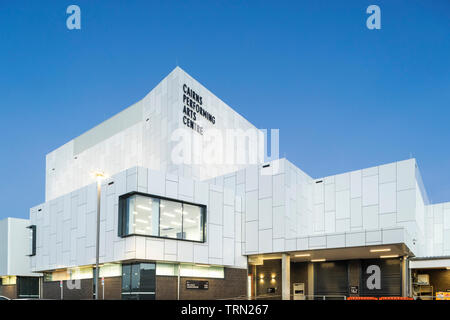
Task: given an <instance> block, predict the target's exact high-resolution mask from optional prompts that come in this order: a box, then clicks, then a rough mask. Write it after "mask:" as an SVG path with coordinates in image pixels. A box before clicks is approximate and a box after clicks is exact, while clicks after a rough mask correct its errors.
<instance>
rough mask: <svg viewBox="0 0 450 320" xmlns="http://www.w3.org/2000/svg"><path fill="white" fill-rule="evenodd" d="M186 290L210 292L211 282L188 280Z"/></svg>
mask: <svg viewBox="0 0 450 320" xmlns="http://www.w3.org/2000/svg"><path fill="white" fill-rule="evenodd" d="M186 289H198V290H208V289H209V281H202V280H186Z"/></svg>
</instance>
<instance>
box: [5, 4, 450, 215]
mask: <svg viewBox="0 0 450 320" xmlns="http://www.w3.org/2000/svg"><path fill="white" fill-rule="evenodd" d="M70 4H77V5H79V6H80V7H81V11H82V12H81V15H82V29H81V30H79V31H69V30H68V29H67V28H66V18H67V16H68V15H67V14H66V8H67V6H69V5H70ZM370 4H377V5H379V6H380V8H381V24H382V29H381V30H372V31H371V30H368V29H367V28H366V26H365V23H366V22H365V21H366V18H367V16H368V15H367V14H366V13H365V10H366V8H367V6H369V5H370ZM0 43H1V46H0V110H1V118H0V119H1V120H0V121H1V131H2V138H1V139H0V141H1V142H0V173H1V174H0V177H1V183H0V188H1V190H0V191H1V193H0V194H1V199H2V210H1V212H0V218H3V217H6V216H15V217H27V216H28V208H30V207H32V206H34V205H37V204H39V203H42V202H43V201H44V191H45V188H44V186H45V155H46V154H47V153H48V152H50V151H52V150H53V149H55V148H57V147H59V146H61V145H62V144H64V143H66V142H68V141H69V140H71V139H72V138H74V137H76V136H78V135H80V134H81V133H83V132H84V131H86V130H88V129H90V128H91V127H93V126H95V125H97V124H98V123H100V122H102V121H104V120H105V119H107V118H108V117H110V116H112V115H114V114H115V113H117V112H119V111H121V110H122V109H124V108H125V107H127V106H129V105H131V104H132V103H134V102H136V101H138V100H139V99H141V98H142V97H144V96H145V94H146V93H148V92H149V91H150V90H151V89H152V88H153V87H154V86H155V85H156V84H157V83H158V82H159V81H160V80H161V79H162V78H164V77H165V76H166V75H167V74H168V73H169V72H170V71H171V70H172V69H173V68H174V67H175V66H176V63H177V62H178V64H179V65H180V66H181V67H182V68H183V69H184V70H186V71H187V72H188V73H190V74H191V75H192V76H193V77H195V78H196V79H197V80H199V81H200V82H201V83H202V84H204V85H205V86H206V87H207V88H209V89H210V90H211V91H212V92H214V93H215V94H216V95H217V96H219V97H220V98H221V99H223V100H224V101H225V102H227V103H228V104H229V105H230V106H232V107H233V108H234V109H235V110H237V111H238V112H239V113H241V114H242V115H243V116H245V117H246V118H247V119H248V120H249V121H251V122H252V123H254V124H255V125H257V126H258V127H260V128H279V129H280V139H281V146H280V148H281V156H286V157H287V158H288V159H289V160H291V161H292V162H293V163H295V164H296V165H297V166H298V167H300V168H301V169H302V170H304V171H305V172H307V173H308V174H309V175H311V176H312V177H321V176H326V175H331V174H337V173H341V172H346V171H350V170H356V169H361V168H365V167H370V166H374V165H379V164H383V163H388V162H392V161H397V160H403V159H407V158H409V157H410V155H412V156H413V157H415V158H417V160H418V162H419V166H420V169H421V172H422V176H423V180H424V183H425V186H426V188H427V191H428V194H429V197H430V198H431V199H432V201H433V202H442V201H450V143H449V141H450V1H448V0H441V1H439V0H433V1H431V0H430V1H419V0H410V1H399V0H390V1H378V0H377V1H375V0H373V1H372V0H371V1H361V0H360V1H347V0H346V1H246V0H227V1H213V0H211V1H178V0H177V1H168V0H164V1H130V0H129V1H112V0H109V1H92V0H89V1H81V0H75V1H63V0H59V1H34V0H28V1H25V0H15V1H6V0H0Z"/></svg>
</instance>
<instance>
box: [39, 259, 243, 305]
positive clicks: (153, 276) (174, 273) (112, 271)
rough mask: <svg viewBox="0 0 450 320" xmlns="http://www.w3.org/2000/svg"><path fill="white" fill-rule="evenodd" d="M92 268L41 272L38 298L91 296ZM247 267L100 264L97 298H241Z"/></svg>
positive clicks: (170, 263) (168, 263)
mask: <svg viewBox="0 0 450 320" xmlns="http://www.w3.org/2000/svg"><path fill="white" fill-rule="evenodd" d="M94 279H95V268H94V266H83V267H78V268H71V269H62V270H56V271H51V272H45V273H44V278H43V283H42V292H41V297H42V298H44V299H52V300H53V299H55V300H85V299H95V292H96V289H95V280H94ZM246 289H247V269H238V268H228V267H223V266H212V265H196V264H179V263H173V262H154V261H127V262H122V263H112V264H104V265H100V273H99V290H98V299H99V300H103V299H105V300H107V299H114V300H177V299H180V300H214V299H234V298H238V297H240V298H245V297H246V292H247V291H246Z"/></svg>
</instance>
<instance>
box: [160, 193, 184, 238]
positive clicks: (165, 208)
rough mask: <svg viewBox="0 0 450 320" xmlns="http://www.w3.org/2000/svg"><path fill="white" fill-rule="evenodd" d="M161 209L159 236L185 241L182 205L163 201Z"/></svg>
mask: <svg viewBox="0 0 450 320" xmlns="http://www.w3.org/2000/svg"><path fill="white" fill-rule="evenodd" d="M160 208H161V209H160V210H161V218H160V225H159V235H160V236H161V237H166V238H175V239H184V237H183V232H182V227H183V221H182V205H181V203H179V202H174V201H168V200H161V205H160Z"/></svg>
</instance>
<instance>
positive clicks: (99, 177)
mask: <svg viewBox="0 0 450 320" xmlns="http://www.w3.org/2000/svg"><path fill="white" fill-rule="evenodd" d="M95 176H96V178H97V240H96V248H95V249H96V252H95V300H98V286H99V283H98V279H99V273H100V270H99V264H100V200H101V199H100V198H101V192H102V179H103V178H104V177H105V175H104V174H103V173H101V172H98V173H96V174H95Z"/></svg>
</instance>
